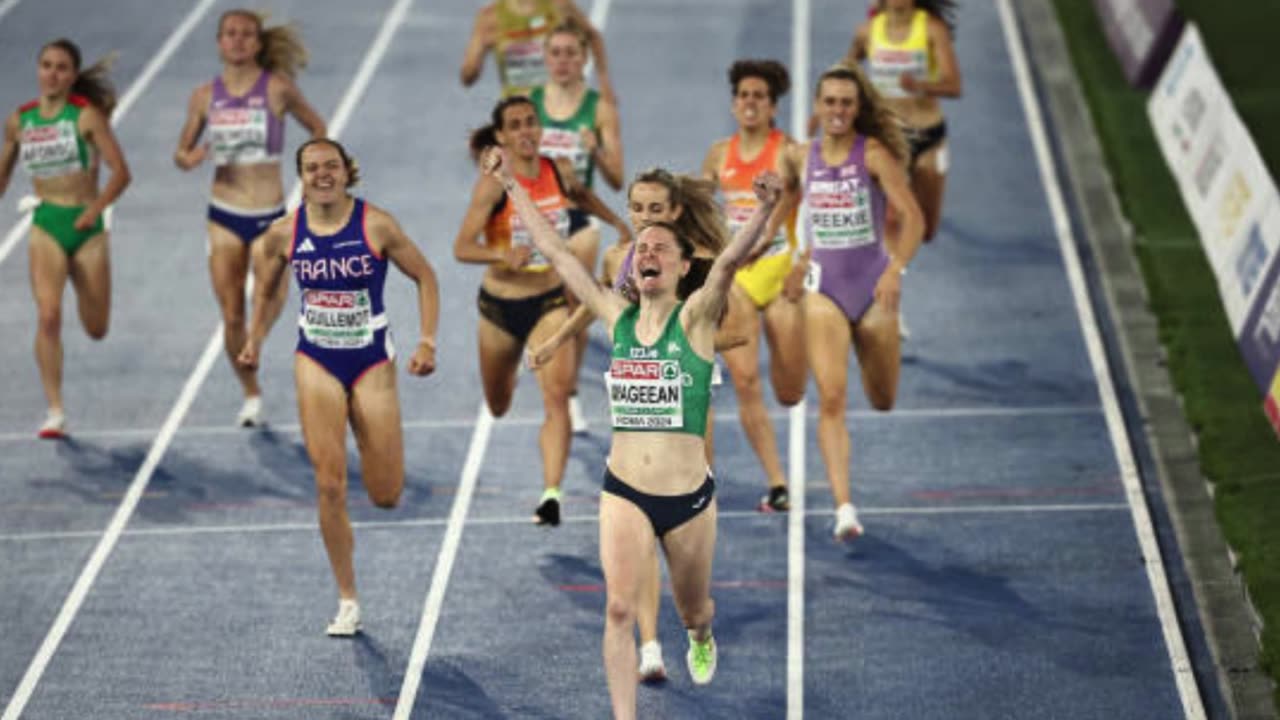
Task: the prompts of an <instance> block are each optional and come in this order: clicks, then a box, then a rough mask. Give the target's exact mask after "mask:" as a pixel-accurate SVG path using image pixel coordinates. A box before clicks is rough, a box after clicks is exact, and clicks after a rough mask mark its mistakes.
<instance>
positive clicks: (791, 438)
mask: <svg viewBox="0 0 1280 720" xmlns="http://www.w3.org/2000/svg"><path fill="white" fill-rule="evenodd" d="M809 25H810V13H809V0H792V2H791V77H793V78H796V82H795V83H794V84H793V87H792V88H791V91H792V95H791V133H792V135H793V136H795V137H797V138H803V137H804V134H805V133H804V128H805V127H806V126H807V125H808V123H809V54H810V49H809V32H810V30H809ZM788 415H789V418H790V423H789V425H788V433H787V485H789V486H790V488H791V492H790V493H789V495H790V497H791V516H790V517H789V518H788V519H787V720H801V718H803V717H804V557H805V555H804V539H805V532H804V520H805V516H806V514H807V513H806V511H805V495H806V494H807V493H806V492H805V491H804V490H803V488H804V483H805V447H806V446H807V443H806V441H805V401H804V399H803V398H802V399H801V400H800V402H798V403H796V404H795V406H793V407H792V408H791V410H790V411H789V413H788ZM797 490H799V492H797ZM724 515H725V513H721V517H724Z"/></svg>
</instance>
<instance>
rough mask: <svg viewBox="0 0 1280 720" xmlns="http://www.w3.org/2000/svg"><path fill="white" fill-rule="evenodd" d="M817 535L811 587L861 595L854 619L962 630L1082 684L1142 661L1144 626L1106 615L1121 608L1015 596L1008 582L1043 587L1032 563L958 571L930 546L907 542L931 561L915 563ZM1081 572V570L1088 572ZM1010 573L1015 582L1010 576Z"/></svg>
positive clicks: (895, 548) (906, 553) (1069, 598)
mask: <svg viewBox="0 0 1280 720" xmlns="http://www.w3.org/2000/svg"><path fill="white" fill-rule="evenodd" d="M825 530H826V529H825V528H820V529H813V528H811V529H810V530H809V532H808V539H807V542H809V543H814V544H815V545H810V548H812V551H811V553H810V555H811V557H818V558H823V559H825V560H826V562H819V563H817V564H818V565H819V567H820V568H821V569H819V570H817V571H816V572H811V573H810V574H811V578H812V580H811V582H813V583H816V584H821V585H823V586H826V587H828V588H846V589H848V590H850V591H857V592H858V593H861V594H864V598H863V599H862V600H860V601H858V602H856V603H853V604H851V607H862V608H863V610H862V611H861V612H862V613H863V614H865V616H866V617H865V618H864V621H870V622H874V621H875V620H876V619H877V618H878V619H881V620H885V619H887V620H889V621H890V622H897V623H902V624H903V625H904V626H910V625H912V624H928V625H936V626H939V627H941V628H943V629H945V630H947V631H949V632H957V631H958V632H962V633H964V634H965V635H967V636H968V637H970V638H971V639H972V640H973V641H975V642H977V643H980V644H982V645H985V646H987V647H990V648H993V649H996V650H999V651H1000V652H1001V653H1002V654H1009V655H1011V656H1015V657H1016V656H1044V657H1045V658H1046V659H1048V660H1049V661H1050V662H1053V663H1055V664H1058V665H1061V666H1063V667H1064V668H1066V669H1069V670H1070V671H1071V672H1073V673H1080V674H1083V675H1087V676H1091V677H1112V676H1115V675H1116V674H1125V673H1129V672H1131V671H1132V669H1133V668H1134V667H1137V666H1139V665H1140V663H1141V662H1142V660H1143V658H1142V655H1141V653H1142V650H1143V649H1144V648H1145V647H1146V646H1147V645H1148V643H1149V641H1150V636H1149V628H1147V627H1142V626H1141V623H1137V622H1125V623H1120V622H1117V621H1116V615H1117V613H1121V612H1123V609H1122V608H1121V607H1117V606H1116V604H1115V603H1114V600H1115V598H1114V597H1111V596H1101V595H1098V594H1096V593H1089V592H1072V593H1070V594H1069V595H1067V594H1056V595H1055V596H1053V598H1052V600H1051V601H1049V600H1045V601H1033V600H1029V599H1028V598H1027V597H1026V596H1025V595H1023V594H1022V592H1020V591H1019V589H1018V588H1017V587H1015V586H1016V585H1017V584H1022V585H1025V586H1026V587H1027V588H1041V589H1043V587H1044V586H1045V585H1046V583H1048V582H1050V579H1048V578H1046V577H1045V576H1046V575H1047V574H1048V573H1049V572H1050V570H1048V569H1046V568H1042V567H1037V566H1036V565H1035V563H1034V562H1033V561H1032V560H1029V559H1027V560H1019V559H1009V560H1004V561H1002V560H999V559H997V560H994V561H992V562H991V563H989V564H988V563H985V562H984V563H982V564H981V565H976V564H974V563H967V564H966V563H964V562H962V561H959V560H958V559H956V553H955V552H954V551H952V550H949V549H948V548H943V547H941V546H939V545H937V544H936V543H935V542H934V541H932V540H923V539H919V538H916V539H915V540H913V541H912V542H914V543H915V544H917V545H918V546H919V547H920V548H921V550H926V551H929V552H931V553H933V554H934V555H936V556H938V557H939V560H938V561H936V562H935V561H931V560H924V559H921V558H920V557H917V555H915V554H913V551H912V550H911V549H910V545H908V544H905V543H904V544H899V543H896V542H894V541H893V540H891V539H887V538H886V536H880V535H876V534H871V535H864V536H863V537H861V538H859V539H858V540H856V541H855V542H854V543H852V544H851V545H834V544H833V542H832V540H831V538H830V536H829V535H827V534H826V533H825ZM907 539H909V540H910V538H907ZM833 545H834V548H833ZM824 548H825V549H824ZM831 560H834V561H835V562H831ZM1086 565H1087V564H1086ZM1086 565H1082V567H1081V571H1082V572H1089V571H1091V570H1093V568H1092V567H1089V566H1086ZM988 568H989V569H990V571H984V570H987V569H988ZM1054 569H1055V570H1057V573H1055V574H1054V575H1053V576H1052V581H1053V582H1058V583H1061V582H1065V581H1064V580H1062V579H1061V574H1062V571H1063V570H1068V571H1069V570H1070V568H1069V567H1065V568H1060V567H1058V565H1057V564H1055V568H1054ZM1002 570H1003V571H1005V572H1001V571H1002ZM1020 572H1021V574H1022V575H1024V577H1018V574H1019V573H1020ZM1068 574H1069V573H1068ZM1044 595H1045V596H1046V597H1048V593H1044ZM1040 603H1043V605H1042V604H1040ZM1050 603H1051V604H1050ZM1064 605H1069V607H1065V608H1064ZM1139 611H1140V608H1137V607H1135V608H1134V610H1133V612H1134V613H1135V614H1137V613H1138V612H1139Z"/></svg>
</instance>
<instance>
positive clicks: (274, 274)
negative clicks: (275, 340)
mask: <svg viewBox="0 0 1280 720" xmlns="http://www.w3.org/2000/svg"><path fill="white" fill-rule="evenodd" d="M295 212H296V211H295ZM293 223H294V215H293V213H289V214H287V215H285V216H284V217H282V218H280V219H279V220H276V221H275V222H273V223H271V226H270V227H268V228H267V231H266V232H264V233H263V234H262V235H261V236H259V237H258V239H257V240H256V241H255V242H254V243H253V277H254V285H253V317H252V318H251V320H250V322H249V334H248V336H247V337H246V338H245V341H244V347H243V348H242V349H241V350H240V355H239V357H237V358H236V361H237V362H239V363H240V365H241V366H243V367H246V368H250V369H253V368H256V367H258V353H259V351H260V350H261V348H262V339H263V338H264V337H266V335H267V328H268V327H269V326H270V324H271V323H270V321H269V319H268V317H267V315H268V313H269V312H270V310H269V309H268V308H269V307H270V305H271V298H272V297H274V296H275V293H276V289H277V288H278V287H279V286H280V283H281V281H282V278H283V277H284V272H285V269H286V268H287V267H289V252H290V247H289V243H290V241H291V240H292V239H293ZM285 282H287V281H285Z"/></svg>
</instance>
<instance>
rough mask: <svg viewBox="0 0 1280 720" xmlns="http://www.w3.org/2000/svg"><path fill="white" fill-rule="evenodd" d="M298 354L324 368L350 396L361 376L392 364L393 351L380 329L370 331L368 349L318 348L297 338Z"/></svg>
mask: <svg viewBox="0 0 1280 720" xmlns="http://www.w3.org/2000/svg"><path fill="white" fill-rule="evenodd" d="M298 354H299V355H302V356H304V357H306V358H307V359H308V360H311V361H313V362H315V363H316V364H317V365H319V366H320V367H322V368H324V369H325V371H326V372H328V373H329V374H330V375H332V376H334V377H335V378H337V379H338V382H340V383H342V387H344V388H346V390H347V392H348V393H350V392H351V391H352V390H354V389H355V386H356V383H358V382H360V378H362V377H364V374H365V373H367V372H369V371H370V370H372V369H374V368H375V367H377V366H379V365H381V364H382V363H385V362H391V361H392V360H394V359H395V357H396V350H395V347H394V346H393V345H392V344H391V334H390V333H389V332H388V330H387V329H386V328H385V327H384V328H380V329H378V330H375V331H374V333H373V343H372V344H371V345H369V346H368V347H362V348H355V349H341V350H339V349H331V348H322V347H319V346H317V345H314V344H312V343H310V342H307V341H306V340H305V339H303V338H302V337H301V336H299V338H298Z"/></svg>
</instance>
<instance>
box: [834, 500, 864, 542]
mask: <svg viewBox="0 0 1280 720" xmlns="http://www.w3.org/2000/svg"><path fill="white" fill-rule="evenodd" d="M833 534H834V535H835V538H836V540H837V541H839V542H847V541H849V540H856V539H857V538H858V537H859V536H861V535H862V523H860V522H858V511H857V510H854V509H853V503H845V504H843V505H841V506H840V507H838V508H836V527H835V531H834V533H833Z"/></svg>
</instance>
